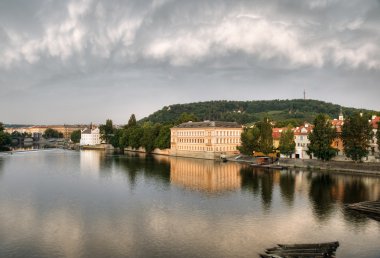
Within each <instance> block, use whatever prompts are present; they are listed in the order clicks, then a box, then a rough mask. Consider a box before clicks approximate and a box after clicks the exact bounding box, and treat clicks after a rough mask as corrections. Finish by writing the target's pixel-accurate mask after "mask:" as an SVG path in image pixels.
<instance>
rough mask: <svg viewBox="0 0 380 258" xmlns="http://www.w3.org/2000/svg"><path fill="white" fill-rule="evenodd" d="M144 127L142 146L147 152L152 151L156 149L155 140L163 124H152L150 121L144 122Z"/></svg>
mask: <svg viewBox="0 0 380 258" xmlns="http://www.w3.org/2000/svg"><path fill="white" fill-rule="evenodd" d="M142 128H143V136H142V138H141V146H142V147H144V148H145V151H146V152H147V153H150V152H152V151H153V150H154V149H155V141H156V138H157V136H158V134H159V133H160V129H161V125H160V124H154V125H153V124H152V123H150V122H146V123H144V125H143V126H142Z"/></svg>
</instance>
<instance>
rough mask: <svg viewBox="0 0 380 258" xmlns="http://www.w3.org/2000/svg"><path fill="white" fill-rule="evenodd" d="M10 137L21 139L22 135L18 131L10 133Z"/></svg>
mask: <svg viewBox="0 0 380 258" xmlns="http://www.w3.org/2000/svg"><path fill="white" fill-rule="evenodd" d="M11 136H12V137H22V136H23V135H22V133H20V132H19V131H13V132H12V133H11Z"/></svg>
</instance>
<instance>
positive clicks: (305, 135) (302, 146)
mask: <svg viewBox="0 0 380 258" xmlns="http://www.w3.org/2000/svg"><path fill="white" fill-rule="evenodd" d="M312 131H313V126H312V125H311V124H308V123H305V124H304V125H303V126H300V127H296V128H295V129H294V141H295V143H296V152H295V157H296V159H310V158H312V157H310V156H309V155H308V154H307V151H308V150H309V144H310V140H309V133H311V132H312Z"/></svg>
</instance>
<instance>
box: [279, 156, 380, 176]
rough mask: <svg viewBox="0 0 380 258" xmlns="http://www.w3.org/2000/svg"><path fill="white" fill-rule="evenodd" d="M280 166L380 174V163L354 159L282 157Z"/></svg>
mask: <svg viewBox="0 0 380 258" xmlns="http://www.w3.org/2000/svg"><path fill="white" fill-rule="evenodd" d="M279 165H280V166H284V167H287V168H306V169H316V170H323V171H334V172H345V173H355V174H370V175H377V176H380V163H378V162H363V163H355V162H353V161H325V162H324V161H320V160H314V159H313V160H311V159H308V160H302V159H280V161H279Z"/></svg>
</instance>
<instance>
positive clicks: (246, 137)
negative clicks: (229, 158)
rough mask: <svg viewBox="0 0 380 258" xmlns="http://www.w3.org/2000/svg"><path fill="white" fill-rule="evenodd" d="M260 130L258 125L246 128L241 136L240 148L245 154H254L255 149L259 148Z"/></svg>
mask: <svg viewBox="0 0 380 258" xmlns="http://www.w3.org/2000/svg"><path fill="white" fill-rule="evenodd" d="M259 138H260V130H259V129H258V128H257V127H253V128H244V131H243V133H242V134H241V136H240V140H241V145H240V146H239V147H238V150H239V151H240V152H241V153H242V154H244V155H252V153H253V151H255V150H258V149H259Z"/></svg>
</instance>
